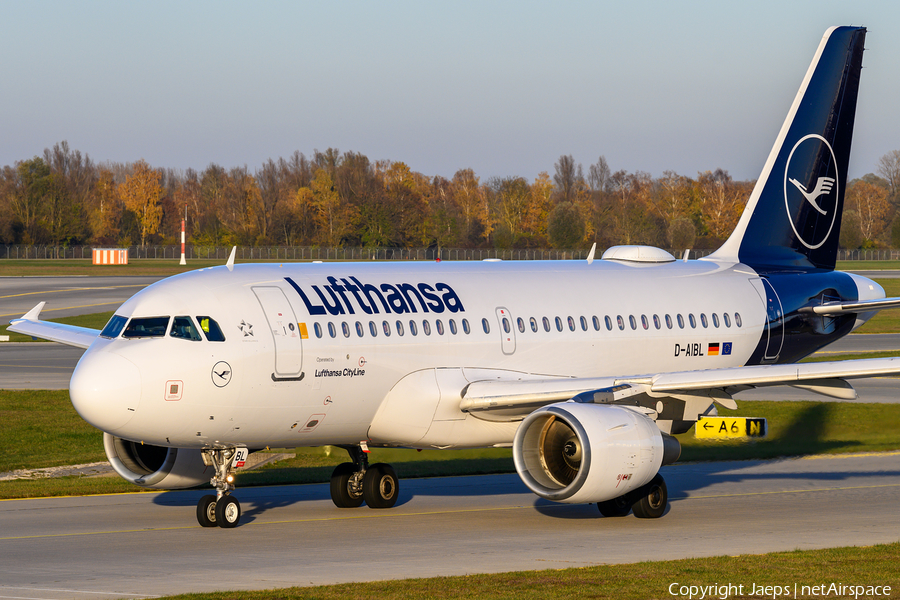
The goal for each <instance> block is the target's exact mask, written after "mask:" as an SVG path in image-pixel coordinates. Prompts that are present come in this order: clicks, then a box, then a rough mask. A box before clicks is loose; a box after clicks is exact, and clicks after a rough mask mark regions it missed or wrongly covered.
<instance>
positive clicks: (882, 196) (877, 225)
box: [845, 180, 891, 247]
mask: <svg viewBox="0 0 900 600" xmlns="http://www.w3.org/2000/svg"><path fill="white" fill-rule="evenodd" d="M888 193H889V192H888V190H887V188H885V187H881V186H879V185H876V184H874V183H870V182H867V181H860V180H857V181H854V182H852V183H851V184H850V185H849V186H847V192H846V198H845V202H846V204H847V208H848V209H849V210H851V211H854V212H855V213H856V214H857V216H858V218H859V228H860V233H861V234H862V237H863V244H864V245H866V246H870V247H871V246H874V245H875V240H876V238H877V237H878V236H880V235H881V233H882V232H883V231H884V230H885V229H886V228H887V226H888V223H889V218H890V214H891V203H890V202H889V201H888Z"/></svg>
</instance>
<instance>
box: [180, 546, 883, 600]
mask: <svg viewBox="0 0 900 600" xmlns="http://www.w3.org/2000/svg"><path fill="white" fill-rule="evenodd" d="M509 551H511V552H512V551H514V549H512V548H510V549H509ZM898 561H900V543H893V544H882V545H878V546H869V547H861V548H859V547H849V548H829V549H826V550H803V551H801V550H795V551H792V552H774V553H771V554H762V555H743V556H718V557H712V558H690V559H683V560H669V561H661V562H640V563H633V564H621V565H601V566H596V567H584V568H577V569H559V570H548V571H520V572H514V573H501V574H495V575H466V576H459V577H432V578H427V579H404V580H393V581H377V582H371V583H347V584H341V585H328V586H316V587H306V588H300V587H294V588H284V589H276V590H264V591H240V592H205V593H202V594H182V595H179V596H170V597H168V598H169V599H170V600H175V599H177V600H195V599H200V598H203V599H209V600H269V599H272V598H278V599H284V600H306V599H310V600H311V599H316V600H362V599H366V600H368V599H370V598H397V599H403V600H415V599H420V598H421V599H426V598H442V599H444V598H446V599H451V600H455V599H469V598H478V599H479V600H482V599H484V600H531V599H534V600H555V599H558V598H565V599H567V600H568V599H570V598H598V599H600V598H611V599H615V600H646V599H648V598H684V599H685V600H686V599H687V598H688V595H687V594H688V593H689V590H685V593H684V594H683V595H679V596H673V595H671V594H670V592H669V589H670V586H671V585H672V584H673V583H678V584H679V587H680V586H682V585H683V586H692V585H693V586H710V585H727V584H732V585H735V586H739V585H743V586H744V587H743V589H740V590H734V591H732V593H731V594H727V595H722V594H721V593H720V594H712V595H710V594H706V595H705V598H719V597H727V598H773V597H774V594H773V592H774V591H775V590H774V589H773V590H772V591H771V592H769V593H768V594H764V593H756V594H752V592H753V588H754V584H755V585H756V586H757V587H765V586H775V585H780V586H787V587H788V588H789V590H786V591H788V592H789V595H788V594H784V595H779V596H778V597H784V598H788V597H790V598H794V587H793V586H794V584H795V583H796V584H797V586H798V588H797V596H796V597H797V598H826V597H832V598H848V597H850V598H853V597H854V595H853V594H852V593H851V594H849V595H847V594H840V595H834V594H831V595H827V594H825V593H820V594H812V593H810V591H811V590H806V593H805V594H804V593H803V591H804V590H803V589H802V588H801V587H800V586H810V587H811V586H817V585H822V584H825V585H830V584H832V583H836V584H838V585H842V584H843V585H863V586H876V585H877V586H885V585H887V586H890V587H891V591H890V593H889V595H888V596H884V595H882V596H877V597H881V598H885V597H889V598H898V597H900V571H898V569H897V564H898ZM672 589H673V590H674V591H675V592H676V593H677V592H678V588H677V587H676V588H672ZM735 592H742V593H735ZM751 594H752V595H751ZM699 597H700V594H699V591H698V592H697V595H696V596H694V598H699ZM858 597H859V598H872V597H876V596H873V595H866V594H865V593H863V594H859V595H858Z"/></svg>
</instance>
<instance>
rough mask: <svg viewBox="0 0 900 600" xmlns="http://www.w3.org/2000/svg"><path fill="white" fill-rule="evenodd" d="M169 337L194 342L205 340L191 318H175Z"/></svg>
mask: <svg viewBox="0 0 900 600" xmlns="http://www.w3.org/2000/svg"><path fill="white" fill-rule="evenodd" d="M169 335H170V336H171V337H173V338H180V339H183V340H192V341H194V342H200V341H202V340H203V338H201V337H200V333H199V332H198V331H197V328H196V327H194V322H193V321H191V318H190V317H175V318H174V319H173V320H172V331H170V332H169Z"/></svg>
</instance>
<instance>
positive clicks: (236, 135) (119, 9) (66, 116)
mask: <svg viewBox="0 0 900 600" xmlns="http://www.w3.org/2000/svg"><path fill="white" fill-rule="evenodd" d="M3 8H4V10H3V19H2V20H0V56H2V57H3V61H2V64H3V67H2V69H0V73H2V76H3V84H2V85H0V165H12V164H14V163H15V162H16V161H19V160H24V159H28V158H31V157H32V156H35V155H41V154H42V152H43V150H44V148H48V147H52V146H53V145H54V144H56V143H57V142H60V141H63V140H66V141H68V143H69V146H70V147H71V148H72V149H77V150H80V151H81V152H83V153H87V154H88V155H89V156H90V157H91V158H92V159H93V160H94V161H96V162H105V161H113V162H131V161H135V160H138V159H145V160H146V161H147V162H149V163H150V164H151V165H153V166H154V167H167V168H175V169H186V168H193V169H197V170H202V169H204V168H206V167H207V166H208V165H209V164H210V163H217V164H220V165H222V166H224V167H226V168H231V167H235V166H244V165H246V166H248V167H250V169H251V170H252V169H256V168H258V167H259V166H260V165H261V164H262V163H263V162H264V161H266V160H267V159H269V158H274V159H277V158H279V157H285V158H286V157H288V156H290V155H291V154H292V153H293V152H294V151H295V150H299V151H301V152H303V153H304V154H306V155H307V156H310V155H311V154H312V153H313V151H314V150H316V149H318V150H325V149H327V148H329V147H332V148H337V149H339V150H340V151H341V152H345V151H354V152H361V153H362V154H365V155H366V156H368V157H369V159H370V160H373V161H374V160H381V159H387V160H392V161H403V162H405V163H407V164H408V165H409V166H410V168H412V169H413V170H414V171H418V172H420V173H423V174H425V175H429V176H433V175H440V176H443V177H447V178H450V177H452V176H453V174H454V173H455V172H456V171H457V170H458V169H462V168H471V169H473V170H474V171H475V173H476V175H478V176H479V177H481V178H482V180H487V179H489V178H491V177H508V176H522V177H526V178H527V179H529V180H532V179H534V177H536V176H537V175H538V174H539V173H540V172H541V171H547V172H549V173H550V174H551V175H552V173H553V169H554V163H555V162H556V161H557V160H558V159H559V157H560V156H561V155H565V154H571V155H572V156H573V157H574V159H575V161H576V162H578V163H581V164H583V165H584V169H585V173H586V172H587V169H588V167H589V166H590V165H591V164H593V163H596V162H597V160H598V158H599V157H600V156H604V157H605V158H606V160H607V162H608V164H609V166H610V168H611V169H612V170H613V171H616V170H619V169H624V170H626V171H628V172H635V171H645V172H648V173H650V174H651V175H652V176H654V177H657V176H659V175H661V174H662V173H663V171H666V170H672V171H675V172H677V173H680V174H682V175H687V176H691V177H693V176H696V174H697V173H698V172H702V171H707V170H714V169H716V168H722V169H726V170H727V171H729V173H730V174H731V175H732V177H734V178H735V179H738V180H744V179H755V178H757V177H758V176H759V173H760V170H761V169H762V166H763V163H764V162H765V159H766V157H767V155H768V153H769V150H770V148H771V146H772V143H773V142H774V140H775V136H776V134H777V133H778V130H779V129H780V127H781V124H782V122H783V121H784V117H785V115H786V114H787V111H788V108H789V107H790V104H791V102H792V100H793V98H794V95H795V94H796V92H797V89H798V87H799V85H800V82H801V80H802V78H803V75H804V74H805V73H806V70H807V68H808V67H809V64H810V61H811V60H812V56H813V53H814V52H815V50H816V48H817V46H818V43H819V41H820V39H821V37H822V34H823V33H824V32H825V30H826V29H827V28H828V27H830V26H832V25H863V26H866V27H868V29H869V31H868V35H867V38H866V53H865V56H864V60H863V64H864V70H863V74H862V82H861V85H860V99H859V105H858V108H857V118H856V131H855V134H854V144H853V151H852V156H851V161H850V177H851V178H855V177H860V176H862V175H864V174H866V173H870V172H874V171H876V169H877V161H878V159H879V158H880V157H881V156H883V155H884V154H886V153H887V152H890V151H892V150H897V149H900V118H898V106H900V77H898V75H897V74H898V73H900V3H898V2H895V1H892V0H880V1H874V0H873V1H866V0H856V1H854V2H852V3H850V2H845V1H840V2H838V1H831V0H815V1H794V0H792V1H790V2H785V1H784V0H778V1H770V0H757V1H756V2H752V3H750V2H746V3H732V2H729V3H724V2H713V1H709V2H706V1H700V0H684V1H665V2H641V1H633V2H621V1H616V2H603V1H597V0H594V1H582V2H575V1H572V2H565V1H562V2H553V3H551V2H542V3H539V2H529V1H522V0H520V1H516V2H506V1H483V0H482V1H479V2H462V1H459V2H422V1H410V2H389V1H385V2H353V1H344V2H321V1H317V2H299V1H295V2H278V1H270V2H257V3H249V2H229V1H218V2H119V1H116V2H92V1H81V2H42V3H40V4H34V3H27V2H24V1H22V0H18V1H16V2H6V3H4V4H3Z"/></svg>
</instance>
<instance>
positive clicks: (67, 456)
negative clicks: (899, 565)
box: [0, 390, 900, 498]
mask: <svg viewBox="0 0 900 600" xmlns="http://www.w3.org/2000/svg"><path fill="white" fill-rule="evenodd" d="M773 393H777V392H773ZM719 410H720V414H722V415H743V416H753V417H766V418H767V419H768V423H769V437H768V438H767V439H764V440H758V441H755V442H733V441H719V442H715V441H700V440H697V439H696V438H694V435H693V431H690V432H688V433H685V434H681V435H680V436H678V437H679V439H680V440H681V443H682V447H683V452H682V460H683V461H688V460H738V459H759V458H773V457H779V456H796V455H804V454H817V453H825V454H831V453H840V452H873V451H884V450H895V449H898V448H900V404H857V403H840V402H765V401H744V402H740V404H739V409H738V410H737V411H733V412H732V411H728V410H725V409H721V408H720V409H719ZM0 423H3V424H4V425H3V427H4V431H3V442H4V443H3V448H4V452H2V453H0V472H3V471H12V470H14V469H21V468H41V467H51V466H61V465H71V464H79V463H90V462H100V461H104V460H105V459H106V455H105V454H104V452H103V442H102V435H101V434H100V432H98V431H97V430H95V429H93V428H92V427H91V426H90V425H88V424H87V423H85V422H84V421H82V420H81V418H80V417H79V416H78V415H77V413H76V412H75V410H74V409H73V408H72V405H71V403H70V402H69V400H68V393H67V392H66V391H30V390H28V391H10V390H2V391H0ZM273 451H275V450H274V449H273ZM290 451H291V452H296V457H295V458H292V459H288V460H282V461H279V462H278V463H276V464H272V465H267V466H265V467H262V468H260V469H258V470H254V471H249V472H244V473H240V474H239V475H238V485H239V486H241V487H247V486H256V485H276V484H295V483H325V482H327V481H328V480H329V477H330V476H331V471H332V470H333V469H334V467H335V466H336V465H337V464H339V463H342V462H346V461H347V460H348V457H347V454H346V452H344V451H343V450H340V449H338V448H332V447H324V448H298V449H296V450H290ZM370 461H371V462H388V463H391V464H393V465H394V467H395V468H396V469H397V472H398V474H399V475H400V476H401V477H429V476H443V475H469V474H487V473H511V472H513V471H514V467H513V461H512V452H511V450H509V449H479V450H425V451H422V452H418V451H416V450H403V449H382V448H374V449H373V451H372V454H371V456H370ZM138 489H139V488H137V487H136V486H134V485H132V484H130V483H127V482H125V481H124V480H122V479H119V478H118V477H110V478H94V477H60V478H54V479H52V480H13V481H3V482H0V498H24V497H34V496H58V495H77V494H95V493H113V492H129V491H138Z"/></svg>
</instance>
